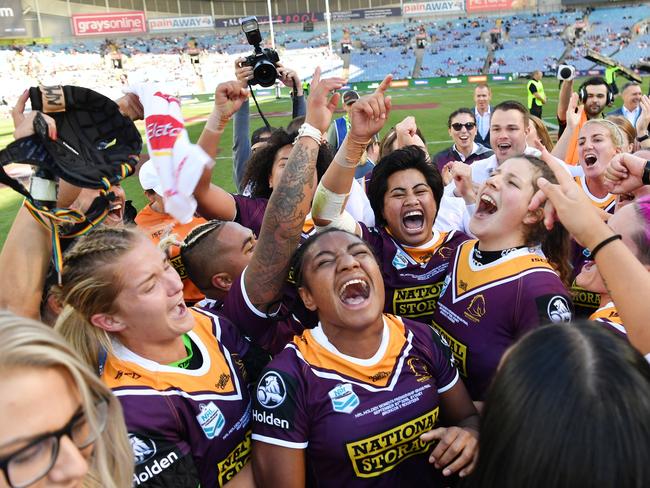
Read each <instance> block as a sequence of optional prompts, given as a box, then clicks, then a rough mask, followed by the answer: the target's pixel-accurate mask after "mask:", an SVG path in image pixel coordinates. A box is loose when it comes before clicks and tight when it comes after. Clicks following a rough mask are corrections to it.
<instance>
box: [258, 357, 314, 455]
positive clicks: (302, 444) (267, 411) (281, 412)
mask: <svg viewBox="0 0 650 488" xmlns="http://www.w3.org/2000/svg"><path fill="white" fill-rule="evenodd" d="M294 354H295V353H294V351H293V350H291V349H285V350H284V351H283V352H282V353H281V354H279V355H278V356H276V357H275V359H273V361H271V363H270V364H269V367H268V368H267V369H266V370H265V371H264V372H263V373H262V377H261V379H260V381H259V383H258V384H257V388H256V390H255V392H254V394H253V395H252V397H253V435H252V438H253V440H255V441H258V442H265V443H267V444H273V445H276V446H281V447H288V448H291V449H306V448H307V446H308V444H309V429H308V426H309V422H308V419H309V417H308V409H307V406H306V401H305V397H306V389H305V387H306V382H304V381H302V380H301V378H300V374H299V369H298V368H297V367H296V366H294V365H293V364H292V361H291V357H292V356H293V355H294Z"/></svg>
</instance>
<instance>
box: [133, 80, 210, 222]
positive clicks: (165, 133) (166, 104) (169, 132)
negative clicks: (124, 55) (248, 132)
mask: <svg viewBox="0 0 650 488" xmlns="http://www.w3.org/2000/svg"><path fill="white" fill-rule="evenodd" d="M125 91H127V92H132V93H135V94H136V95H137V96H138V98H140V103H142V107H143V108H144V121H145V127H146V137H147V147H148V148H149V156H150V158H151V160H152V161H153V163H154V166H155V167H156V171H157V173H158V178H159V180H160V185H161V187H162V192H163V198H164V202H165V212H167V213H168V214H170V215H172V216H173V217H174V218H175V219H176V220H178V221H179V222H181V223H187V222H189V221H190V220H191V219H192V216H193V215H194V211H195V210H196V200H195V199H194V197H193V196H192V194H193V192H194V188H196V184H197V183H198V181H199V178H200V177H201V174H202V173H203V170H204V168H205V167H210V166H211V165H213V164H214V161H213V160H212V158H210V156H208V154H206V152H205V151H204V150H203V149H201V147H199V146H197V145H195V144H192V143H191V142H190V139H189V137H188V135H187V130H186V129H185V120H184V119H183V114H182V113H181V101H180V100H179V99H178V98H176V97H174V96H172V95H169V94H168V93H169V91H166V90H165V89H164V88H162V87H161V86H160V85H155V84H144V83H143V84H137V85H133V86H130V87H129V88H128V89H127V90H125Z"/></svg>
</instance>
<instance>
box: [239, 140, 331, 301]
mask: <svg viewBox="0 0 650 488" xmlns="http://www.w3.org/2000/svg"><path fill="white" fill-rule="evenodd" d="M305 139H306V140H305ZM312 146H314V143H313V141H311V140H310V139H309V138H306V137H305V138H301V139H299V140H298V143H297V144H296V145H295V146H294V148H293V150H292V151H291V154H290V156H289V160H288V161H287V166H286V167H285V169H284V172H283V174H282V178H281V181H280V184H279V185H278V187H277V188H275V189H274V190H273V193H272V194H271V198H270V199H269V204H268V206H267V207H266V212H265V213H264V221H263V222H262V229H261V231H260V236H259V239H258V241H257V246H256V247H255V252H254V253H253V258H252V260H251V262H250V264H249V265H248V269H247V271H246V275H245V280H246V283H245V284H246V292H247V294H248V296H249V298H250V300H251V302H252V303H253V305H255V306H256V307H257V308H259V309H262V310H263V309H264V307H265V306H266V305H268V304H269V303H272V302H273V301H275V300H277V298H278V297H279V295H280V292H281V290H282V286H283V285H284V282H285V280H286V278H287V275H288V273H289V264H290V262H291V256H292V255H293V253H294V251H295V250H296V248H297V247H298V243H299V241H300V235H301V232H302V227H303V224H304V223H305V217H306V216H307V214H308V213H309V210H310V209H311V201H312V198H313V195H314V191H315V185H314V172H315V167H316V159H317V157H318V146H314V147H312Z"/></svg>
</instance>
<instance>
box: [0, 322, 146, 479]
mask: <svg viewBox="0 0 650 488" xmlns="http://www.w3.org/2000/svg"><path fill="white" fill-rule="evenodd" d="M0 470H2V474H0V487H6V486H10V487H12V488H23V487H25V488H26V487H39V488H42V487H55V486H86V487H90V486H92V487H102V488H123V487H126V486H130V485H131V482H132V476H133V453H132V451H131V448H130V446H129V441H128V439H127V434H126V428H125V426H124V418H123V416H122V409H121V407H120V404H119V402H118V401H117V400H116V399H115V397H114V396H112V395H111V394H110V392H109V390H108V389H107V388H106V387H105V386H104V385H103V384H102V383H101V381H100V380H99V379H98V378H97V377H96V376H95V375H94V374H93V373H92V372H91V371H90V370H89V369H87V368H86V366H84V365H83V364H82V363H81V361H80V360H79V359H78V358H77V357H76V355H75V354H74V353H73V351H72V350H71V349H70V347H69V346H68V344H67V343H66V342H65V341H64V340H63V338H61V337H60V336H59V335H58V334H56V333H55V332H54V331H53V330H52V329H50V328H49V327H46V326H44V325H43V324H40V323H38V322H35V321H33V320H29V319H24V318H19V317H16V316H15V315H12V314H9V313H6V312H0Z"/></svg>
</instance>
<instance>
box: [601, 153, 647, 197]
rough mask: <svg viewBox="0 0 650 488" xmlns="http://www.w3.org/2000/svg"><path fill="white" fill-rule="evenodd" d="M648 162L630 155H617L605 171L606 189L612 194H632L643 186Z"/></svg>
mask: <svg viewBox="0 0 650 488" xmlns="http://www.w3.org/2000/svg"><path fill="white" fill-rule="evenodd" d="M645 165H646V160H645V159H643V158H640V157H638V156H634V155H633V154H629V153H619V154H616V155H615V156H614V157H613V158H612V159H611V161H610V162H609V165H608V166H607V169H606V170H605V187H606V188H607V190H608V191H609V192H610V193H617V194H618V193H631V192H633V191H634V190H637V189H638V188H641V187H642V186H643V181H642V178H643V170H644V168H645Z"/></svg>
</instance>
